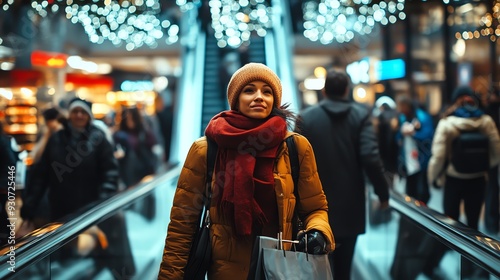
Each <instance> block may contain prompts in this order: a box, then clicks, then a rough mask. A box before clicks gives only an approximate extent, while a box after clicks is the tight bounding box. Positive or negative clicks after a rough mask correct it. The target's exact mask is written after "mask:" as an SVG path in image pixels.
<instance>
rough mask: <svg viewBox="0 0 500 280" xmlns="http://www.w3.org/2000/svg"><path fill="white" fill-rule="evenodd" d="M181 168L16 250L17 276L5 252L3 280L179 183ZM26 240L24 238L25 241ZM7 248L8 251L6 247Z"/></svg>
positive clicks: (1, 269)
mask: <svg viewBox="0 0 500 280" xmlns="http://www.w3.org/2000/svg"><path fill="white" fill-rule="evenodd" d="M180 170H181V166H179V165H178V166H176V167H173V168H172V169H170V170H168V171H167V172H166V173H164V174H162V175H158V176H156V177H154V178H152V179H151V180H150V181H147V182H142V183H140V184H138V185H137V186H136V187H134V188H131V189H129V190H126V191H123V192H121V193H118V194H117V195H115V196H113V197H111V198H109V199H107V200H105V201H103V202H101V203H99V204H97V205H95V206H94V207H92V208H90V209H86V210H85V211H83V212H82V213H77V214H76V215H75V216H74V217H75V218H72V219H70V220H68V221H67V222H65V223H63V224H62V225H61V226H60V227H57V228H56V229H54V230H52V231H50V232H49V233H48V234H44V235H41V236H38V237H36V238H33V240H30V241H29V242H28V243H26V244H25V245H23V246H22V247H23V248H17V249H16V250H15V272H14V273H13V272H11V271H9V268H10V267H11V264H9V263H8V261H9V258H10V256H9V255H8V254H7V253H8V251H7V252H4V254H3V255H2V256H0V262H1V263H0V279H8V278H10V277H13V276H15V274H19V273H21V271H22V270H23V269H25V268H27V267H29V266H30V265H32V264H34V263H37V262H38V261H40V260H43V259H44V258H46V257H47V256H49V255H50V254H52V253H53V252H55V251H56V250H58V249H59V248H60V247H62V246H63V245H64V244H66V243H68V242H70V241H71V240H73V239H75V238H76V237H77V236H78V235H79V234H80V233H82V232H83V231H85V230H86V229H88V228H90V227H91V226H93V225H95V224H97V223H99V222H101V221H103V220H105V219H106V218H109V217H111V216H113V215H115V214H116V213H117V212H118V211H120V210H121V209H123V208H125V207H127V206H128V205H130V204H132V203H134V201H137V200H139V199H141V198H143V197H146V196H147V195H149V194H151V193H152V192H153V191H154V190H155V188H156V187H157V186H159V185H161V184H163V183H166V182H168V181H171V180H174V179H176V178H177V177H178V176H179V174H180ZM23 238H24V237H23ZM4 248H5V247H4Z"/></svg>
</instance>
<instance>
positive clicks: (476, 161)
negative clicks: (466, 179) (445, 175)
mask: <svg viewBox="0 0 500 280" xmlns="http://www.w3.org/2000/svg"><path fill="white" fill-rule="evenodd" d="M489 142H490V140H489V139H488V136H486V135H484V134H483V133H481V132H479V131H477V130H472V131H460V135H459V136H458V137H457V138H455V139H453V142H452V146H451V158H450V162H451V163H452V164H453V166H454V167H455V170H457V171H458V172H460V173H465V174H469V173H479V172H485V171H488V169H489V168H490V154H489Z"/></svg>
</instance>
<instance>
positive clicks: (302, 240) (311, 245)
mask: <svg viewBox="0 0 500 280" xmlns="http://www.w3.org/2000/svg"><path fill="white" fill-rule="evenodd" d="M297 240H299V244H298V245H297V251H298V252H304V251H305V250H304V248H305V247H306V232H305V231H301V232H299V234H298V235H297ZM307 253H309V254H313V255H322V254H326V253H327V251H326V239H325V237H324V236H323V234H322V233H321V232H319V231H317V230H311V231H309V232H307Z"/></svg>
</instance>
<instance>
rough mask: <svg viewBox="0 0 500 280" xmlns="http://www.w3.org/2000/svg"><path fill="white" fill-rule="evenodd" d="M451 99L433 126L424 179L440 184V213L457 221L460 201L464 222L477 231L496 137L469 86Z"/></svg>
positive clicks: (497, 152) (499, 152)
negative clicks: (433, 132)
mask: <svg viewBox="0 0 500 280" xmlns="http://www.w3.org/2000/svg"><path fill="white" fill-rule="evenodd" d="M452 102H453V103H452V106H451V107H450V108H449V109H448V110H447V111H446V113H445V115H446V117H444V118H443V119H441V120H440V121H439V123H438V125H437V128H436V133H435V135H434V139H433V142H432V150H431V151H432V156H431V159H430V161H429V166H428V170H427V172H428V181H429V183H430V184H432V185H434V186H444V196H443V209H444V214H446V215H447V216H449V217H451V218H453V219H455V220H457V221H458V219H459V216H460V204H461V202H462V201H463V202H464V208H465V216H466V218H467V225H468V226H469V227H471V228H473V229H476V230H477V229H478V221H479V216H480V212H481V207H482V205H483V202H484V195H485V189H486V177H487V176H486V174H487V172H488V170H489V169H490V167H491V166H495V165H497V164H498V162H499V161H500V138H499V134H498V130H497V129H496V126H495V122H494V121H493V119H492V118H491V117H490V116H488V115H486V114H485V113H484V111H483V109H482V107H481V105H480V100H479V97H478V96H477V95H476V93H474V91H473V90H472V88H470V87H468V86H460V87H458V88H457V89H456V90H455V91H454V92H453V95H452Z"/></svg>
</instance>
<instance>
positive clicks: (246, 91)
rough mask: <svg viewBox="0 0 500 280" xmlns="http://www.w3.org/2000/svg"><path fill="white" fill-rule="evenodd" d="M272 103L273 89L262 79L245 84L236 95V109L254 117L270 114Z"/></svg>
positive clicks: (259, 117) (263, 116)
mask: <svg viewBox="0 0 500 280" xmlns="http://www.w3.org/2000/svg"><path fill="white" fill-rule="evenodd" d="M273 104H274V95H273V90H272V89H271V87H270V86H269V85H268V84H266V83H265V82H262V81H253V82H251V83H249V84H247V85H246V86H245V87H244V88H243V90H242V91H241V93H240V95H239V97H238V111H239V112H240V113H242V114H243V115H245V116H247V117H249V118H254V119H265V118H267V117H268V116H269V115H270V114H271V111H272V109H273Z"/></svg>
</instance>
